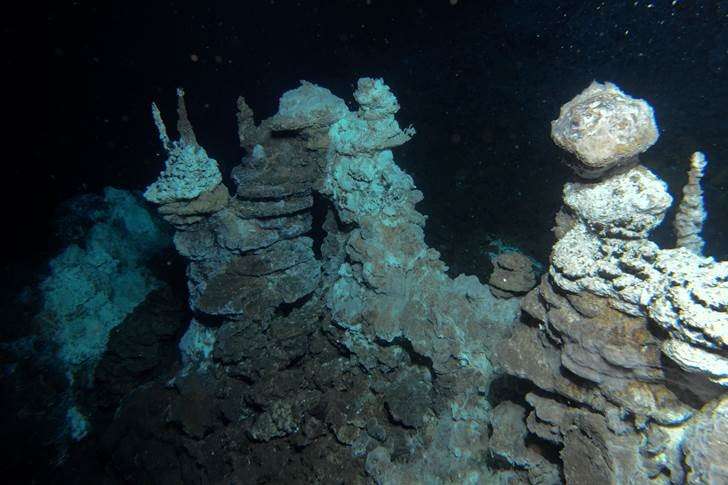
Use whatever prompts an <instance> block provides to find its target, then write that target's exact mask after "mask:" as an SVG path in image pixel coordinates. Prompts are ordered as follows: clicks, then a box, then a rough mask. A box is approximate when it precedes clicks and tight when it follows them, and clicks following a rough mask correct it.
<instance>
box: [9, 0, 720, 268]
mask: <svg viewBox="0 0 728 485" xmlns="http://www.w3.org/2000/svg"><path fill="white" fill-rule="evenodd" d="M42 23H43V27H44V28H46V29H47V33H48V38H47V41H48V43H47V45H46V46H45V50H44V55H45V61H46V63H45V64H43V63H39V62H38V58H35V57H29V55H28V54H27V53H25V52H24V50H23V48H22V45H21V46H19V47H17V48H13V49H10V52H9V53H8V54H7V56H6V59H5V64H6V66H7V67H9V68H10V69H8V72H15V73H22V75H21V76H17V79H16V78H15V77H13V82H17V83H18V86H17V88H18V89H16V90H12V91H9V92H10V93H16V92H19V91H18V90H19V89H22V88H27V87H28V86H33V87H35V86H36V84H39V86H38V88H37V89H42V94H43V96H41V93H36V95H35V97H36V98H42V99H43V100H44V106H43V107H41V108H40V109H42V110H43V111H45V113H46V114H47V115H48V118H47V124H46V130H45V132H44V133H42V134H41V135H42V142H41V140H40V137H39V136H38V132H37V129H36V127H37V124H38V121H37V120H38V117H39V114H38V113H37V112H32V110H29V109H28V107H27V99H24V97H23V96H10V98H11V99H9V101H8V103H9V105H8V107H9V108H10V109H9V110H8V111H7V112H9V113H11V114H12V119H13V120H14V122H15V126H16V127H17V128H20V130H19V131H20V132H22V133H23V134H24V135H26V136H27V137H28V139H29V140H28V142H27V143H25V144H24V146H23V148H22V150H20V151H19V155H18V156H17V158H13V159H11V160H8V162H7V163H6V177H7V179H6V184H7V185H8V186H9V189H8V190H6V191H5V192H4V193H3V196H4V197H5V198H6V199H7V200H6V201H4V202H5V203H4V205H3V207H6V211H7V213H6V216H7V217H9V218H10V223H11V226H10V227H15V228H18V229H17V230H16V231H15V233H14V235H13V238H12V241H11V242H12V243H13V244H14V248H13V251H12V253H8V254H14V255H15V256H14V259H16V260H17V259H22V258H23V257H25V256H27V255H33V256H35V257H36V258H40V257H45V253H47V252H48V251H51V252H52V251H53V250H54V249H55V248H54V246H53V243H52V241H53V239H52V226H51V225H50V220H51V218H52V213H53V211H54V208H55V207H56V206H57V205H58V203H59V202H60V201H61V200H63V199H65V198H68V197H70V196H72V195H74V194H77V193H80V192H85V191H98V190H100V189H101V188H102V187H104V186H106V185H113V186H116V187H128V188H136V189H141V188H143V187H144V186H145V185H146V184H147V183H149V182H150V181H151V180H153V179H154V178H155V176H156V174H157V173H158V172H159V170H161V167H162V164H163V158H162V154H161V153H160V146H159V143H158V140H157V138H156V133H155V131H154V127H153V124H152V121H151V116H150V110H149V106H150V103H151V102H152V101H153V100H156V101H157V102H158V103H159V104H160V105H161V107H162V109H163V111H164V112H165V113H168V116H169V117H170V119H172V116H173V113H174V91H175V88H176V87H177V86H183V87H184V88H185V89H186V91H187V93H188V107H189V111H190V114H191V118H192V122H193V124H194V126H195V129H196V130H197V133H198V139H199V140H200V142H201V143H202V145H203V146H204V147H205V148H206V149H207V150H208V152H209V153H210V154H211V156H213V157H214V158H216V159H218V160H219V161H221V162H223V164H224V166H225V167H226V169H227V168H230V167H231V166H233V165H234V164H235V163H237V160H238V159H239V157H240V156H241V154H242V153H241V152H240V150H239V149H238V147H237V142H236V126H235V118H234V111H235V98H236V97H237V96H238V95H243V96H245V97H246V99H247V100H248V102H249V104H250V105H251V106H252V107H253V108H254V110H255V111H256V113H257V115H258V116H259V117H261V118H262V117H267V116H269V115H271V114H273V113H274V112H275V109H276V105H277V99H278V97H279V96H280V94H282V93H283V92H284V91H286V90H288V89H291V88H294V87H296V86H297V84H298V80H299V79H306V80H309V81H312V82H315V83H317V84H320V85H323V86H326V87H328V88H330V89H331V90H332V91H333V92H334V93H335V94H337V95H338V96H340V97H343V98H344V99H346V100H347V101H350V100H351V93H352V91H353V86H354V83H355V81H356V79H357V78H358V77H360V76H377V77H383V78H384V79H385V81H386V82H387V83H388V84H389V85H390V86H391V87H392V89H393V90H394V92H395V93H396V95H397V96H398V98H399V100H400V104H401V105H402V111H401V112H400V115H399V119H400V122H401V123H402V124H404V125H406V124H410V123H412V124H413V125H414V126H415V127H416V129H417V130H418V135H417V136H416V137H415V138H414V139H413V140H412V141H411V142H409V143H408V144H407V145H405V146H404V147H402V148H400V149H399V150H398V152H397V153H396V159H397V162H398V163H399V164H400V165H401V166H402V167H404V168H405V169H406V170H407V171H408V172H410V173H411V174H412V175H413V176H414V178H415V181H416V183H417V185H418V187H419V188H420V189H421V190H422V191H423V192H424V194H425V201H424V202H423V203H421V205H420V206H419V208H420V210H421V211H423V212H424V213H426V214H428V215H429V216H430V219H429V222H428V230H427V235H428V236H427V237H428V240H429V242H430V244H432V245H434V246H435V247H437V248H438V249H441V250H442V252H443V254H444V258H445V260H446V261H447V262H448V263H449V264H451V266H452V267H453V270H454V271H455V272H460V271H466V272H470V273H481V272H482V271H483V270H484V268H485V267H486V266H487V257H486V256H485V255H484V249H485V246H486V244H487V241H488V239H489V238H491V237H497V238H500V239H502V240H504V241H506V242H508V243H512V244H514V245H517V246H519V247H521V248H523V249H524V250H525V251H527V252H529V253H530V254H532V255H533V256H535V257H537V258H539V259H541V260H544V259H545V258H546V257H547V254H548V248H549V246H550V244H551V235H550V231H549V229H550V227H551V225H552V219H553V214H554V213H555V212H556V210H557V209H558V207H559V204H560V192H561V186H562V185H563V183H564V182H565V181H566V180H567V179H568V178H569V177H570V173H569V171H568V170H567V169H565V168H564V167H563V165H562V164H561V163H560V159H561V157H562V156H564V154H563V153H562V152H561V151H560V150H558V149H557V148H556V147H555V146H554V145H553V143H552V142H551V141H550V139H549V135H548V133H549V127H550V126H549V122H550V120H552V119H554V118H555V117H556V116H557V113H558V108H559V106H560V105H561V104H563V103H564V102H565V101H567V100H569V99H571V98H572V97H573V96H574V95H576V94H577V93H578V92H580V91H581V90H582V89H583V88H585V87H586V86H587V85H588V84H589V83H590V82H591V81H592V80H593V79H597V80H602V81H604V80H608V81H613V82H615V83H617V84H618V85H619V86H621V87H622V88H623V89H624V90H625V91H626V92H628V93H630V94H632V95H634V96H636V97H641V98H644V99H646V100H648V101H649V102H650V103H651V104H652V105H653V106H654V108H655V111H656V113H657V118H658V122H659V124H660V128H661V138H660V140H659V142H658V144H657V145H656V146H655V147H653V148H652V149H651V150H650V151H649V152H648V153H647V154H646V155H645V157H644V161H645V163H646V164H647V165H648V166H650V167H651V168H653V169H655V170H656V171H657V172H658V173H659V175H660V176H662V177H663V178H665V179H666V180H667V181H668V182H669V183H670V185H671V190H672V192H673V194H678V193H679V192H678V191H679V188H680V187H681V185H682V183H683V182H684V180H685V175H684V172H685V170H686V168H687V160H688V158H689V155H690V154H691V153H692V151H694V150H696V149H701V150H704V151H705V152H706V154H707V155H708V158H709V160H710V161H711V165H710V166H709V168H708V174H707V177H706V192H707V205H708V210H709V211H710V218H709V221H708V225H707V228H706V235H707V238H708V240H709V244H708V253H712V254H715V255H716V256H720V257H723V258H725V257H726V255H727V254H728V234H726V229H725V227H726V223H727V222H728V219H727V216H726V214H727V213H728V195H727V194H728V121H727V118H726V113H727V112H728V2H726V1H690V2H688V1H675V2H673V1H654V2H647V1H609V2H598V1H573V0H569V1H537V0H531V1H499V0H496V1H487V2H486V1H475V0H460V1H457V2H455V1H451V0H433V1H414V0H398V1H385V0H341V1H322V0H314V1H284V0H278V1H245V2H228V1H206V2H198V1H188V2H180V1H149V2H144V3H141V2H139V3H137V2H128V1H124V2H121V1H109V2H95V1H84V0H77V1H58V2H54V4H53V5H52V6H51V7H50V10H49V11H47V12H46V15H45V16H44V17H43V19H42ZM39 24H40V22H38V27H39V26H40V25H39ZM21 29H23V27H21V26H19V25H18V26H10V27H9V28H8V29H5V31H4V36H5V37H6V41H7V42H6V45H12V42H13V38H14V36H16V35H25V36H27V35H28V32H27V31H21ZM31 35H34V34H33V32H31ZM40 85H42V87H41V86H40ZM8 170H9V171H8ZM8 208H10V210H8ZM21 228H22V229H21ZM659 236H660V235H658V237H659ZM661 237H662V238H663V239H664V240H666V241H668V242H669V240H670V237H671V235H670V233H669V227H668V228H667V229H665V230H664V231H663V233H662V235H661Z"/></svg>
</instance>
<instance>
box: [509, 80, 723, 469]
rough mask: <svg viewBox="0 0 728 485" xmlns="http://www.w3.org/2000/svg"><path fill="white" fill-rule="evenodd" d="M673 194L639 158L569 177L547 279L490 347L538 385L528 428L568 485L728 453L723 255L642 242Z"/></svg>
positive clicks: (531, 399) (682, 466)
mask: <svg viewBox="0 0 728 485" xmlns="http://www.w3.org/2000/svg"><path fill="white" fill-rule="evenodd" d="M615 89H616V88H613V89H612V90H613V91H614V90H615ZM617 91H618V90H617ZM571 109H572V108H571V107H570V105H567V107H565V108H562V114H563V113H564V112H565V111H566V112H568V111H569V110H571ZM558 129H560V127H559V126H558V125H554V130H558ZM635 129H637V130H639V127H636V128H635ZM554 137H555V138H557V137H558V135H556V134H555V135H554ZM615 143H616V142H615ZM607 148H608V149H609V150H614V151H618V150H621V149H622V148H621V145H620V143H616V145H615V146H614V147H611V148H610V147H607ZM577 173H579V171H578V170H577ZM671 202H672V198H671V197H670V196H669V194H668V193H667V188H666V185H665V184H664V182H662V181H661V180H660V179H659V178H657V177H656V176H655V175H654V174H652V173H651V172H650V171H649V170H647V169H646V168H644V167H642V166H639V165H637V166H634V167H633V168H631V169H627V170H623V171H622V172H620V173H616V174H611V175H609V176H607V177H606V178H604V179H601V180H596V181H592V182H574V183H568V184H566V186H565V188H564V208H563V209H562V211H561V213H560V214H559V216H558V217H557V228H556V231H555V233H556V234H557V236H558V241H557V242H556V244H555V245H554V248H553V250H552V253H551V261H550V266H549V269H548V274H547V275H545V276H544V277H543V278H542V280H541V283H540V285H539V286H538V287H537V288H536V289H534V290H533V291H532V292H530V293H529V294H528V295H527V296H526V297H525V298H524V299H523V303H522V309H523V316H522V318H521V321H520V323H519V324H517V325H516V326H515V328H514V330H513V334H512V336H511V337H510V339H509V340H508V341H507V343H505V344H504V345H503V346H501V347H500V348H499V349H498V350H497V355H498V358H497V360H498V362H499V363H500V364H501V365H502V366H503V368H504V369H505V371H506V372H507V373H508V374H510V375H513V376H516V377H519V378H523V379H527V380H528V381H530V382H531V383H532V384H534V385H535V386H536V389H535V390H534V391H532V392H530V393H529V394H527V395H526V396H525V399H526V401H527V402H528V404H529V405H530V407H531V409H532V410H531V411H530V413H529V414H528V417H527V418H526V425H527V427H528V430H529V431H530V433H531V434H532V435H533V436H535V437H538V438H539V439H542V440H546V441H548V442H551V443H554V444H555V445H557V446H559V447H560V452H559V454H560V457H561V460H562V464H563V476H564V479H565V481H566V482H567V483H588V482H591V483H685V482H686V481H687V482H688V483H719V482H720V481H721V480H722V479H723V477H724V476H725V468H724V467H722V466H721V465H718V466H712V467H709V466H706V463H707V462H709V461H714V462H716V463H718V462H721V459H720V458H719V457H720V456H725V455H726V453H728V443H727V442H726V441H725V440H724V439H715V437H714V435H713V432H712V431H709V430H711V429H717V427H720V426H724V424H725V423H723V425H720V424H718V422H717V420H720V419H721V418H719V417H718V416H719V415H720V413H721V411H718V410H719V409H722V406H723V404H722V403H723V402H724V401H725V395H726V389H725V386H726V378H727V377H728V374H726V370H728V360H726V357H727V356H728V347H727V346H726V332H727V331H728V305H727V304H728V263H726V262H716V261H714V260H713V259H712V258H704V257H701V256H699V255H697V254H695V253H693V252H690V251H688V250H686V249H683V248H678V249H661V248H659V247H658V246H657V245H656V244H654V243H653V242H651V241H649V240H648V239H647V238H648V236H649V233H650V231H651V230H653V229H654V228H655V227H656V226H657V225H658V224H659V223H660V222H661V221H662V219H663V217H664V214H665V212H666V210H667V209H668V208H669V206H670V204H671ZM707 423H710V424H707ZM693 449H700V451H699V452H697V453H696V454H698V455H700V458H697V459H698V460H701V465H697V464H695V465H694V464H691V463H690V460H691V459H693V458H692V456H693V452H692V451H691V450H693ZM535 463H536V461H533V460H532V461H531V462H529V464H528V466H535ZM528 466H527V465H523V467H526V468H528ZM703 467H705V468H703ZM703 469H704V470H706V471H705V475H701V473H702V472H700V471H698V470H703ZM715 480H717V481H715Z"/></svg>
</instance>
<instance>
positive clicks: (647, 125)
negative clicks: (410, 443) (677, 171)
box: [551, 81, 658, 178]
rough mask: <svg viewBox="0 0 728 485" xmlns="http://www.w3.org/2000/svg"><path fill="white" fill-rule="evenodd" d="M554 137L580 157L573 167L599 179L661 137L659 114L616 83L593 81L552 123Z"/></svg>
mask: <svg viewBox="0 0 728 485" xmlns="http://www.w3.org/2000/svg"><path fill="white" fill-rule="evenodd" d="M551 138H553V140H554V142H555V143H556V144H557V145H558V146H560V147H561V148H563V149H564V150H566V151H568V152H569V153H572V154H573V155H575V156H576V158H577V160H575V161H574V162H573V164H572V168H573V169H574V170H575V171H576V173H577V174H579V175H581V176H582V177H586V178H596V177H599V176H601V175H603V174H604V173H606V172H607V171H609V170H610V169H612V168H613V167H615V166H619V165H628V164H631V163H636V162H637V160H636V157H637V155H639V154H640V153H642V152H644V151H645V150H647V149H648V148H649V147H651V146H652V145H653V144H654V143H655V142H656V141H657V138H658V132H657V122H656V121H655V115H654V113H653V111H652V108H651V107H650V105H649V104H647V102H645V101H644V100H641V99H635V98H632V97H631V96H628V95H627V94H625V93H623V92H622V91H621V90H620V89H619V88H618V87H617V86H615V85H614V84H612V83H604V84H601V83H598V82H596V81H595V82H592V83H591V85H590V86H589V87H588V88H586V89H585V90H584V91H583V92H582V93H581V94H579V95H578V96H576V97H575V98H574V99H572V100H571V101H569V102H568V103H566V104H565V105H563V106H562V107H561V112H560V113H559V118H558V119H557V120H555V121H552V122H551Z"/></svg>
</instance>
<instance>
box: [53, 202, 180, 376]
mask: <svg viewBox="0 0 728 485" xmlns="http://www.w3.org/2000/svg"><path fill="white" fill-rule="evenodd" d="M105 199H106V202H107V204H108V205H109V210H108V216H107V218H106V219H105V220H103V221H102V222H99V223H98V224H96V225H95V226H94V227H93V228H92V229H91V231H90V232H89V234H88V236H87V238H86V240H85V244H84V245H83V247H81V246H78V245H71V246H69V247H68V248H66V249H65V250H64V251H63V252H62V253H61V254H59V255H58V256H57V257H56V258H54V259H53V260H51V261H50V269H51V272H50V275H49V276H48V277H47V278H46V279H45V280H44V281H43V282H42V283H41V290H42V292H43V309H42V312H41V318H43V320H44V321H45V322H46V327H45V328H44V329H43V330H44V332H45V333H46V334H48V335H49V336H50V338H51V339H52V340H53V341H55V342H56V344H57V345H58V357H59V358H60V359H61V361H62V362H64V363H65V364H66V365H68V366H69V367H74V366H86V365H91V366H92V365H93V364H94V363H95V362H96V360H97V359H98V358H99V357H100V356H101V354H102V353H103V352H104V350H105V349H106V343H107V341H108V338H109V332H110V331H111V330H112V329H113V328H114V327H115V326H117V325H118V324H120V323H121V322H122V321H123V320H124V318H125V317H126V316H127V315H128V314H129V313H130V312H131V311H132V310H133V309H134V308H135V307H136V306H137V305H139V304H140V303H141V302H142V301H144V299H145V298H146V296H147V294H149V292H150V291H152V290H153V289H155V288H157V287H158V286H159V282H158V281H157V280H156V279H155V278H154V277H153V276H152V275H151V273H150V272H149V270H148V269H147V268H146V267H145V266H144V263H145V261H146V260H147V259H148V258H149V256H150V255H152V254H155V253H157V252H158V251H160V250H161V249H162V248H164V247H166V246H168V245H169V244H170V243H171V241H170V237H169V234H167V233H166V232H165V231H164V230H162V228H161V226H160V225H159V222H158V221H156V220H155V219H154V217H153V216H152V215H151V213H150V212H149V211H148V210H147V209H146V208H145V207H144V206H143V205H141V204H140V201H138V200H137V199H136V198H135V197H134V196H132V195H131V194H130V193H128V192H124V191H120V190H116V189H111V188H110V189H107V190H106V193H105Z"/></svg>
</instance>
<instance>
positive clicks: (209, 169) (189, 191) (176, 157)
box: [144, 142, 222, 204]
mask: <svg viewBox="0 0 728 485" xmlns="http://www.w3.org/2000/svg"><path fill="white" fill-rule="evenodd" d="M221 182H222V175H221V174H220V170H219V169H218V167H217V162H216V161H215V160H213V159H212V158H210V157H208V156H207V152H206V151H205V149H204V148H202V147H201V146H199V145H193V144H185V143H182V142H173V147H172V148H171V149H170V152H169V158H168V159H167V160H166V162H165V169H164V171H163V172H162V173H160V174H159V178H157V180H156V181H155V182H154V183H153V184H151V185H150V186H149V187H147V190H146V191H145V192H144V198H145V199H147V200H148V201H149V202H153V203H155V204H168V203H170V202H178V201H181V200H191V199H194V198H195V197H198V196H199V195H201V194H203V193H205V192H208V191H210V190H212V189H214V188H215V187H217V186H218V185H219V184H220V183H221Z"/></svg>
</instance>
